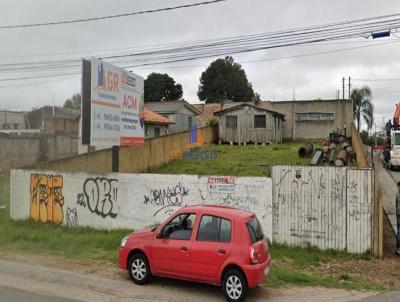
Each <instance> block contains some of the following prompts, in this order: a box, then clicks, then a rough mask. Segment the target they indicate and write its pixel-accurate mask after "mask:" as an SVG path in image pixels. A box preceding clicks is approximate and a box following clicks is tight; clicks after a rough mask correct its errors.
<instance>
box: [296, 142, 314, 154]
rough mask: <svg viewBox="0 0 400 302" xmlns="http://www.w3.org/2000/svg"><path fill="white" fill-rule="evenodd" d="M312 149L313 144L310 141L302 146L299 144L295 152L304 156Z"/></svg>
mask: <svg viewBox="0 0 400 302" xmlns="http://www.w3.org/2000/svg"><path fill="white" fill-rule="evenodd" d="M313 150H314V146H313V144H311V143H307V144H305V145H304V146H301V147H300V148H299V151H298V152H297V153H298V154H299V156H300V157H306V156H308V155H310V154H311V153H312V152H313Z"/></svg>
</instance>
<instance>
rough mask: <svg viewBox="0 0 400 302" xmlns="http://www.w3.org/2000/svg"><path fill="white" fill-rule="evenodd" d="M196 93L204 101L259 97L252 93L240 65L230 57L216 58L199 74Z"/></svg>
mask: <svg viewBox="0 0 400 302" xmlns="http://www.w3.org/2000/svg"><path fill="white" fill-rule="evenodd" d="M197 95H198V97H199V98H200V100H202V101H206V103H219V102H223V101H224V100H231V101H234V102H247V101H253V100H257V98H259V97H260V96H259V94H255V93H254V91H253V87H252V85H251V83H250V82H249V81H248V80H247V76H246V73H245V71H244V70H243V69H242V66H241V65H240V64H238V63H235V62H234V59H233V58H232V57H225V58H224V59H217V60H215V61H214V62H212V63H211V64H210V66H208V67H207V69H206V70H205V71H204V72H203V73H202V74H201V77H200V85H199V91H198V92H197Z"/></svg>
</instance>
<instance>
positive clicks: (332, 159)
mask: <svg viewBox="0 0 400 302" xmlns="http://www.w3.org/2000/svg"><path fill="white" fill-rule="evenodd" d="M335 161H336V149H332V150H331V151H330V153H329V164H330V165H332V166H333V165H335Z"/></svg>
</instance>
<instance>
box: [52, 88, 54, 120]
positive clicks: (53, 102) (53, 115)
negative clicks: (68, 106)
mask: <svg viewBox="0 0 400 302" xmlns="http://www.w3.org/2000/svg"><path fill="white" fill-rule="evenodd" d="M52 95H53V117H54V93H53V94H52Z"/></svg>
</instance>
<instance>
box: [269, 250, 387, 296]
mask: <svg viewBox="0 0 400 302" xmlns="http://www.w3.org/2000/svg"><path fill="white" fill-rule="evenodd" d="M271 252H272V256H273V259H274V265H273V268H272V272H271V275H270V278H269V280H268V284H269V285H270V286H278V287H279V286H286V285H288V284H295V285H298V286H323V287H332V288H345V289H351V290H372V291H378V292H383V291H387V290H388V288H387V287H384V286H382V285H380V284H377V283H374V282H371V281H368V280H366V279H363V278H360V277H359V276H353V275H352V274H350V273H348V272H342V273H341V274H337V275H329V274H322V273H316V272H313V270H312V268H313V267H318V266H320V265H321V264H324V263H329V262H330V261H332V260H336V261H353V260H371V259H373V256H372V255H371V254H363V255H355V254H349V253H345V252H338V251H334V250H327V251H321V250H318V249H317V248H314V247H307V248H300V247H288V246H285V245H280V244H274V245H272V246H271Z"/></svg>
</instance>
